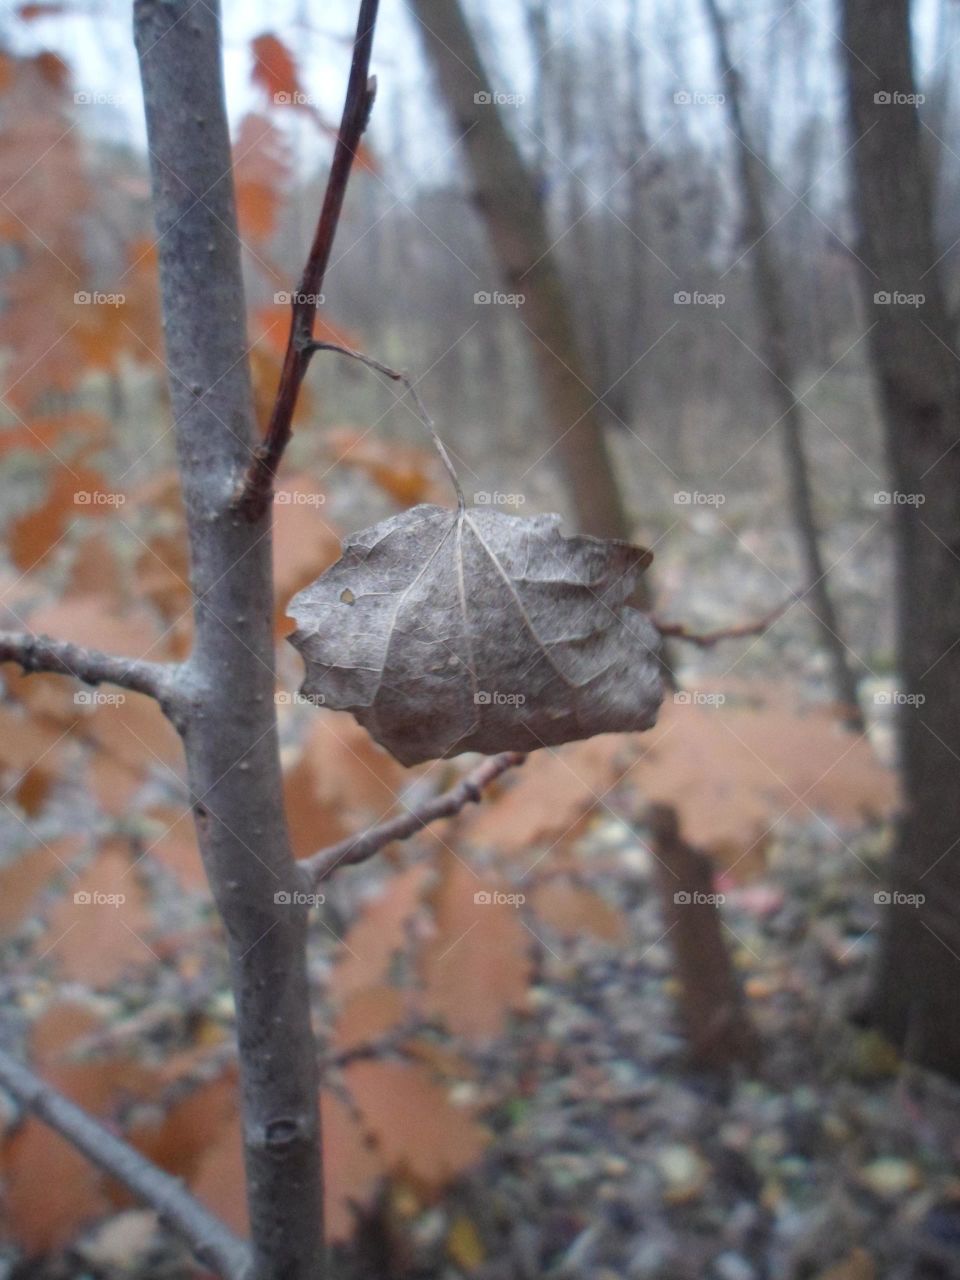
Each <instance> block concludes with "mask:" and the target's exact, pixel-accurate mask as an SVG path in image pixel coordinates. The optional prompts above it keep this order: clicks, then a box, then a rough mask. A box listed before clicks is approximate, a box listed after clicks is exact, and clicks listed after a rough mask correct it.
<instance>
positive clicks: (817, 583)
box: [703, 0, 864, 733]
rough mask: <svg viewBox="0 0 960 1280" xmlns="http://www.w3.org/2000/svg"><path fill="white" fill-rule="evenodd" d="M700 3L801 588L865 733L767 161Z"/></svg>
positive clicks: (715, 23)
mask: <svg viewBox="0 0 960 1280" xmlns="http://www.w3.org/2000/svg"><path fill="white" fill-rule="evenodd" d="M703 3H704V7H705V8H706V11H707V16H708V18H709V21H710V28H711V30H712V32H713V37H714V41H715V43H716V53H717V60H718V62H719V64H720V70H721V74H722V76H723V83H724V86H725V88H726V95H725V98H726V103H725V105H726V109H727V112H728V115H729V122H730V130H731V133H732V134H733V141H734V147H735V152H736V161H737V172H738V176H739V180H740V197H741V200H742V202H743V211H744V222H745V226H744V232H743V238H744V240H745V242H746V244H747V245H749V246H750V256H751V259H752V263H753V279H754V285H755V292H756V298H757V306H758V309H759V312H760V321H761V326H762V331H763V340H762V351H763V363H764V365H765V367H766V369H767V371H768V372H769V375H770V376H769V379H768V384H769V387H770V394H771V397H772V399H773V401H774V404H775V405H776V406H777V409H778V410H779V422H780V426H781V432H780V439H781V441H782V443H783V460H784V466H785V469H786V474H787V484H788V488H789V493H790V504H791V508H792V512H793V522H794V525H795V527H796V531H797V536H798V539H799V542H800V550H801V553H802V556H803V567H804V579H805V587H804V592H803V596H804V597H808V607H809V609H810V612H811V613H812V614H813V617H814V620H815V622H816V625H817V630H818V632H819V635H820V642H821V644H822V645H823V647H824V649H825V650H826V652H827V654H828V655H829V658H830V664H831V667H832V670H833V685H834V689H835V692H836V696H837V699H838V701H839V703H840V705H841V708H842V711H843V716H844V720H845V723H846V724H847V725H848V726H849V727H850V728H851V729H854V730H856V731H857V732H858V733H862V732H863V728H864V724H863V716H862V714H861V711H860V706H859V703H858V700H857V681H856V677H855V676H854V673H853V668H852V666H851V664H850V660H849V656H848V651H847V646H846V645H845V644H844V641H843V637H842V635H841V632H840V622H839V620H838V617H837V610H836V607H835V605H834V602H833V597H832V595H831V592H830V588H829V586H828V582H827V568H826V565H825V564H824V559H823V552H822V549H821V546H820V531H819V528H818V525H817V517H816V512H815V509H814V499H813V486H812V484H811V479H810V462H809V459H808V456H807V446H806V442H805V439H804V420H803V408H802V405H801V403H800V401H799V399H798V398H797V396H796V395H795V393H794V386H795V385H796V382H797V370H796V368H795V367H794V363H793V359H792V358H791V354H790V301H789V298H788V296H787V290H786V286H785V283H784V280H783V277H782V273H781V268H780V264H779V263H778V262H777V260H776V250H775V248H774V246H773V243H772V240H771V237H770V236H769V234H768V232H769V229H770V223H771V218H770V216H769V212H768V210H767V208H766V199H765V186H766V181H765V174H764V169H765V166H764V164H763V161H762V160H761V159H760V157H759V155H758V154H757V152H756V150H755V148H754V146H753V145H752V144H751V140H750V138H749V136H748V133H747V128H746V122H745V118H744V108H743V85H742V81H741V77H740V73H739V71H738V70H737V69H736V67H735V65H734V62H733V59H732V57H731V54H730V42H729V39H728V37H727V24H726V20H725V19H724V17H723V15H722V13H721V12H720V6H719V4H718V3H717V0H703ZM805 602H806V601H805Z"/></svg>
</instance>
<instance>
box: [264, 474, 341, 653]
mask: <svg viewBox="0 0 960 1280" xmlns="http://www.w3.org/2000/svg"><path fill="white" fill-rule="evenodd" d="M321 498H322V494H321V493H320V492H319V490H318V489H317V486H316V484H314V483H313V482H312V481H310V480H309V479H307V478H305V477H297V476H294V477H292V478H291V479H289V480H287V481H285V482H284V483H283V484H282V485H280V486H279V487H278V489H277V492H276V493H275V495H274V500H273V568H274V574H275V578H276V597H277V628H278V630H279V631H280V632H281V634H282V633H284V632H286V631H288V630H289V629H290V623H289V620H288V619H287V618H286V617H285V610H286V606H287V602H288V601H289V599H290V597H291V596H292V595H293V594H294V592H295V591H299V590H300V588H301V587H303V586H305V585H306V584H307V583H308V582H310V581H311V580H312V579H313V578H314V576H315V575H316V574H318V573H322V572H323V570H324V569H326V567H327V566H328V565H330V564H332V563H333V561H334V560H335V559H336V555H337V551H338V549H339V542H338V539H337V534H336V532H335V531H334V530H333V529H332V528H331V526H330V525H329V524H328V523H327V521H326V520H325V519H324V518H323V515H322V514H321V513H322V510H323V504H322V501H321Z"/></svg>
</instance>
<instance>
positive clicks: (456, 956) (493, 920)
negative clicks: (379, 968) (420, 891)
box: [420, 856, 531, 1040]
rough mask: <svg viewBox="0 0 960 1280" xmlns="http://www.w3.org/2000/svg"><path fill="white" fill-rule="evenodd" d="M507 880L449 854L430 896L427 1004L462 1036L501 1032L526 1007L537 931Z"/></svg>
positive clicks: (424, 970)
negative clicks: (488, 876) (432, 926)
mask: <svg viewBox="0 0 960 1280" xmlns="http://www.w3.org/2000/svg"><path fill="white" fill-rule="evenodd" d="M516 898H517V895H516V894H514V893H511V892H510V891H509V886H504V885H500V884H498V883H496V882H489V881H486V880H483V879H481V878H480V877H479V876H478V875H477V874H476V873H475V872H474V871H473V870H472V869H471V868H470V867H469V866H467V865H466V863H464V862H461V861H459V860H458V859H456V858H453V857H450V856H446V857H444V860H443V875H442V877H441V880H440V882H439V884H438V885H437V887H436V889H435V890H434V892H433V894H432V896H431V901H432V905H433V909H434V917H435V920H436V926H437V934H436V937H434V938H433V939H432V940H431V941H430V942H429V944H428V945H427V946H426V947H424V949H423V951H422V953H421V957H420V971H421V974H422V977H423V982H424V1005H425V1008H426V1010H427V1011H428V1012H429V1013H431V1014H436V1015H437V1016H439V1017H441V1018H442V1019H443V1020H444V1021H445V1022H446V1024H447V1026H448V1027H449V1028H450V1030H451V1031H453V1032H454V1033H456V1034H457V1035H462V1036H465V1037H467V1038H469V1039H473V1040H483V1039H487V1038H489V1037H491V1036H496V1035H499V1034H501V1033H502V1032H503V1030H504V1029H505V1027H506V1022H507V1018H508V1017H509V1015H510V1013H511V1012H513V1011H514V1010H517V1009H522V1008H523V1007H524V1004H525V1001H526V996H527V989H528V986H529V982H530V956H529V950H530V943H531V935H530V933H529V931H528V930H527V929H526V928H524V926H523V923H522V922H521V920H520V914H519V911H518V908H517V903H516V901H515V899H516Z"/></svg>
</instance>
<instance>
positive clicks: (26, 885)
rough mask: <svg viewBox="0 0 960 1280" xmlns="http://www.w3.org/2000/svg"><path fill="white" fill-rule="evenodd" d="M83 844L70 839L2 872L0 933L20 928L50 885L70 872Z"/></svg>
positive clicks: (42, 848) (33, 852) (23, 858)
mask: <svg viewBox="0 0 960 1280" xmlns="http://www.w3.org/2000/svg"><path fill="white" fill-rule="evenodd" d="M80 844H81V842H80V840H79V838H78V837H77V836H66V837H65V838H64V839H62V840H54V841H52V842H51V843H50V844H45V845H40V846H39V847H38V848H36V849H30V850H29V851H28V852H27V853H22V854H20V855H19V857H17V858H15V859H14V860H13V861H12V862H8V863H7V864H6V866H4V867H2V868H0V929H3V930H4V931H5V932H8V933H12V932H14V930H16V929H18V928H19V927H20V925H21V924H22V923H23V921H24V918H25V917H26V916H27V914H28V913H29V912H30V911H31V909H32V908H33V907H34V905H35V903H36V902H37V900H38V898H39V897H40V895H41V894H42V893H43V891H44V889H46V888H47V886H48V885H49V883H50V881H51V880H52V879H53V878H54V877H55V876H58V875H62V874H63V873H64V872H65V871H66V870H67V868H68V867H69V865H70V862H71V860H72V859H73V858H74V856H75V855H76V852H77V850H78V849H79V848H80Z"/></svg>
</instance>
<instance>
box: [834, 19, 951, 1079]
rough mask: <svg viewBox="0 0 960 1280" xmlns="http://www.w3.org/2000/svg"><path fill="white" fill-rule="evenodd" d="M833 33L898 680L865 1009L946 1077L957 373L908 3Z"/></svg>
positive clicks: (850, 21) (948, 1065) (905, 1047)
mask: <svg viewBox="0 0 960 1280" xmlns="http://www.w3.org/2000/svg"><path fill="white" fill-rule="evenodd" d="M842 37H843V42H844V47H845V50H846V55H845V56H846V71H847V86H848V96H849V110H850V120H851V126H852V130H853V159H854V173H855V179H856V200H857V204H858V209H859V216H860V221H861V224H862V232H863V246H862V255H863V260H864V263H865V271H864V280H865V290H866V293H867V303H868V306H869V308H870V311H871V314H872V318H873V324H872V326H871V334H870V336H871V342H872V352H873V361H874V367H875V372H876V378H877V382H878V386H879V393H880V401H881V407H882V411H883V417H884V421H885V424H886V444H887V455H888V460H889V468H890V480H891V484H892V486H893V489H894V492H893V494H892V502H891V505H892V507H893V521H894V537H895V542H896V583H897V602H896V616H897V645H898V661H899V669H900V680H901V685H902V693H901V697H900V705H899V708H898V711H899V731H900V752H901V763H902V769H903V782H904V791H905V798H904V800H905V802H904V811H903V815H902V819H901V823H900V829H899V834H898V840H897V844H896V848H895V851H894V855H893V889H894V893H895V895H897V896H896V897H894V900H893V901H892V902H891V903H890V906H889V907H888V919H887V926H886V929H885V933H884V938H883V947H882V952H881V957H880V965H879V968H878V972H877V975H876V982H875V987H874V1000H873V1005H874V1010H875V1013H876V1017H877V1019H878V1021H879V1025H880V1026H881V1027H882V1029H883V1030H884V1031H885V1032H886V1033H887V1034H888V1035H889V1036H890V1037H891V1038H892V1039H893V1040H894V1041H895V1043H896V1044H897V1045H898V1046H900V1047H901V1048H902V1049H903V1050H904V1051H905V1052H906V1054H907V1055H908V1056H909V1057H910V1058H911V1059H912V1060H913V1061H916V1062H918V1063H920V1064H921V1065H923V1066H927V1067H931V1068H934V1069H938V1070H941V1071H944V1072H946V1073H948V1074H950V1075H952V1076H954V1077H957V1078H960V1006H958V1003H957V984H958V980H960V958H958V957H960V917H958V915H957V902H958V901H960V788H958V786H957V761H958V760H960V668H958V662H960V649H958V643H960V642H958V636H960V503H958V494H960V375H958V368H957V357H956V354H955V352H954V350H953V345H954V334H953V332H952V329H951V326H950V323H949V318H948V314H947V306H946V302H945V297H944V287H943V283H942V280H941V275H940V269H939V267H938V260H939V256H940V255H939V251H938V249H937V247H936V240H935V237H934V232H933V208H932V196H931V180H930V174H929V172H928V168H927V165H926V164H925V162H924V155H923V150H922V146H921V126H920V122H919V119H918V116H917V111H916V107H915V105H914V103H915V102H916V96H915V95H916V85H915V82H914V75H913V64H912V49H911V36H910V6H909V3H908V0H884V2H883V3H882V4H877V3H875V2H874V0H844V5H843V31H842ZM918 904H919V905H918Z"/></svg>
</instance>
